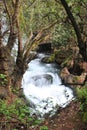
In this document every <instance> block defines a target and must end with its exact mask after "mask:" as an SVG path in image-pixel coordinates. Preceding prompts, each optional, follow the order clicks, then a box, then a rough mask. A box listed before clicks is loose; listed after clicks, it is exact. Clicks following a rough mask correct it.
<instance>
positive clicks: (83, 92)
mask: <svg viewBox="0 0 87 130" xmlns="http://www.w3.org/2000/svg"><path fill="white" fill-rule="evenodd" d="M77 94H78V100H79V101H80V103H81V105H80V110H81V111H82V119H83V121H84V122H86V123H87V86H85V87H84V88H82V89H77Z"/></svg>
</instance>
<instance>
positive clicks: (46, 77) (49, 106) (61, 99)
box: [22, 54, 73, 116]
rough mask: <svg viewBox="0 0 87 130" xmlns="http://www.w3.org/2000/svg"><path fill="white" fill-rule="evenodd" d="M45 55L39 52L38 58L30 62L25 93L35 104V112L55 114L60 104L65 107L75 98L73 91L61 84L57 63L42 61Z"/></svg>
mask: <svg viewBox="0 0 87 130" xmlns="http://www.w3.org/2000/svg"><path fill="white" fill-rule="evenodd" d="M43 57H45V55H44V54H39V55H38V58H36V59H34V60H32V61H31V62H30V63H29V68H28V70H27V71H26V72H25V74H24V76H23V81H22V86H23V91H24V94H25V96H26V98H27V99H28V100H29V101H30V102H31V103H32V104H33V105H31V106H32V108H31V109H32V111H33V113H39V115H41V116H43V115H44V114H47V113H49V115H52V114H54V113H55V111H56V110H57V109H58V106H60V107H65V106H66V105H67V104H68V103H69V102H70V100H72V98H73V91H72V90H71V89H70V88H69V87H66V86H64V85H61V79H60V78H59V76H58V72H59V69H58V68H57V67H56V66H55V64H45V63H42V62H41V59H42V58H43Z"/></svg>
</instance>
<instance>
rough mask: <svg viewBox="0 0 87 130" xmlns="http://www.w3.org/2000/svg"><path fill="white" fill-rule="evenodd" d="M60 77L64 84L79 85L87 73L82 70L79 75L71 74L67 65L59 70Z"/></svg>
mask: <svg viewBox="0 0 87 130" xmlns="http://www.w3.org/2000/svg"><path fill="white" fill-rule="evenodd" d="M60 77H61V79H62V81H63V83H64V84H67V85H81V84H83V83H84V81H85V79H86V77H87V73H86V72H83V73H82V74H81V75H80V76H78V75H73V74H71V73H70V72H69V71H68V69H67V67H65V68H63V69H62V70H61V72H60Z"/></svg>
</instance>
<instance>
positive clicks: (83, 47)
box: [60, 0, 87, 61]
mask: <svg viewBox="0 0 87 130" xmlns="http://www.w3.org/2000/svg"><path fill="white" fill-rule="evenodd" d="M60 1H61V3H62V5H63V7H64V9H65V11H66V13H67V15H68V17H69V19H70V21H71V23H72V26H73V28H74V30H75V33H76V36H77V41H78V47H79V50H80V51H79V52H80V54H81V55H82V57H83V59H84V61H87V53H86V43H84V42H83V40H82V37H81V33H80V30H79V28H78V25H77V23H76V20H75V18H74V16H73V14H72V13H71V10H70V8H69V6H68V4H67V2H66V0H60Z"/></svg>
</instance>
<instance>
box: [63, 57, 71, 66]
mask: <svg viewBox="0 0 87 130" xmlns="http://www.w3.org/2000/svg"><path fill="white" fill-rule="evenodd" d="M71 60H72V55H70V56H69V57H67V58H66V59H65V60H64V62H63V63H62V64H61V66H62V67H65V66H67V67H70V66H71Z"/></svg>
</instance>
